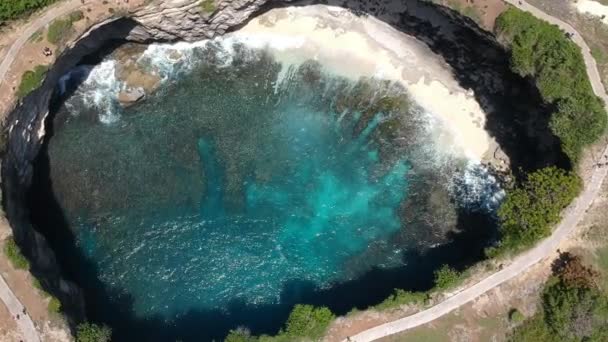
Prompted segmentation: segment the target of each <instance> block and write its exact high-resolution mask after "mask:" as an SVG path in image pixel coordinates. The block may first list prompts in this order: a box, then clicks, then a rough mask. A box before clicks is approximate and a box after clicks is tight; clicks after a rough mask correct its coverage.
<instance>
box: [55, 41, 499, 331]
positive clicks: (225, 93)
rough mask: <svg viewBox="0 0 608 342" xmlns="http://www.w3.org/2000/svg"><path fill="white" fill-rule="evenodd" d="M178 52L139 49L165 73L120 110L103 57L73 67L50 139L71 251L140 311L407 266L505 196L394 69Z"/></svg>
mask: <svg viewBox="0 0 608 342" xmlns="http://www.w3.org/2000/svg"><path fill="white" fill-rule="evenodd" d="M180 54H181V57H182V58H180V59H179V61H175V60H173V59H172V57H170V56H171V52H170V51H168V50H167V49H166V48H161V47H159V46H152V47H150V48H148V50H147V51H146V53H144V55H143V56H142V57H141V58H140V61H141V63H142V65H143V66H144V68H148V70H149V71H151V72H155V73H158V74H159V75H160V76H161V77H162V86H161V87H160V89H159V90H158V91H157V92H155V93H154V94H153V95H151V96H149V97H148V98H147V99H146V101H144V102H142V103H140V104H137V105H135V106H133V107H130V108H126V109H124V108H121V107H120V106H119V105H118V103H117V101H116V96H117V92H118V91H119V90H120V89H121V84H120V82H119V81H118V80H117V79H116V77H115V76H114V71H115V68H116V66H117V63H119V62H118V61H116V60H114V59H113V57H112V56H110V57H108V58H107V59H106V60H104V61H103V62H102V63H101V64H99V65H97V66H95V67H87V66H81V67H79V68H78V69H76V70H74V71H73V72H72V73H71V75H67V76H66V77H65V79H64V80H63V83H62V84H61V85H60V86H61V88H62V90H63V91H65V90H66V89H70V87H73V84H74V81H80V82H79V83H78V84H79V85H78V87H77V88H76V89H71V90H73V93H72V94H71V95H70V96H69V97H68V98H67V99H66V101H65V102H64V105H63V106H62V107H61V108H60V109H59V111H58V113H57V114H56V116H55V119H54V124H53V126H54V135H53V136H52V138H51V139H50V141H49V144H48V156H49V164H50V179H51V182H52V187H53V192H54V196H55V197H56V199H57V202H58V204H59V205H60V207H61V209H62V211H63V214H64V215H65V217H66V220H67V223H68V225H69V229H70V230H71V231H72V232H73V233H74V235H75V237H76V244H77V248H78V249H79V250H80V251H81V252H82V254H83V255H84V256H85V257H86V258H87V260H89V261H90V262H91V263H92V265H94V267H95V269H96V271H97V274H96V276H97V277H98V279H99V281H100V283H101V284H103V286H104V287H107V288H108V289H111V291H107V293H111V295H110V296H114V297H115V298H114V299H119V298H121V297H122V296H129V297H130V298H131V300H132V303H131V305H132V307H131V308H130V309H131V310H132V313H133V315H135V316H136V317H137V318H141V319H146V318H150V317H155V318H160V320H162V321H163V322H165V323H168V324H171V323H172V322H177V321H179V320H180V318H181V317H184V316H185V315H187V314H188V313H189V312H192V311H201V312H208V311H219V312H224V313H229V312H230V308H231V307H233V306H234V305H235V303H239V304H240V305H244V306H248V307H256V306H272V305H284V304H286V305H288V306H290V305H293V304H294V303H293V302H297V298H298V296H297V294H296V295H293V293H291V294H290V296H289V298H290V299H289V301H291V302H288V303H287V302H285V298H286V294H285V293H286V291H290V292H293V291H294V290H293V288H292V287H290V284H294V283H299V284H306V287H307V288H308V287H313V288H315V289H321V290H323V289H331V288H332V287H335V286H337V284H343V283H347V282H350V281H354V280H356V279H358V277H361V276H362V275H364V274H366V273H367V272H369V271H370V270H372V269H387V270H390V269H396V268H399V267H403V266H404V265H407V264H408V262H410V260H408V258H407V255H410V254H411V253H412V251H414V252H420V251H424V250H428V249H430V248H433V247H434V246H437V245H440V244H443V243H449V238H448V237H447V233H448V232H449V231H451V230H454V229H457V228H458V224H459V223H458V222H459V215H460V213H462V212H463V211H464V212H481V213H484V214H485V215H489V216H491V215H492V213H493V211H494V209H495V207H496V205H497V203H498V201H499V199H500V196H501V190H500V188H499V187H498V185H497V183H496V181H495V179H494V178H493V177H492V176H491V175H490V174H489V173H488V172H487V171H486V170H485V169H484V168H483V167H482V166H481V165H480V164H479V163H478V162H477V161H472V160H468V159H466V158H465V157H464V156H462V155H458V154H456V153H453V151H451V150H450V151H444V150H441V147H440V145H439V144H437V136H438V134H439V132H444V130H443V128H442V127H441V123H440V122H438V121H437V120H435V119H434V117H433V116H432V115H430V114H429V113H427V112H425V110H424V108H421V107H419V106H418V105H417V104H416V103H414V102H412V101H411V100H410V98H409V97H408V95H407V90H406V89H404V88H403V87H402V86H400V85H399V84H395V83H390V82H386V81H383V80H378V79H368V78H361V79H358V80H353V79H345V78H343V77H339V76H337V75H334V74H332V72H331V70H327V69H325V68H324V67H323V65H321V64H319V63H318V62H314V61H312V60H309V61H307V62H304V63H301V64H293V65H285V63H282V62H280V61H277V60H276V59H275V58H274V57H273V56H272V55H271V54H269V53H268V52H267V51H266V50H265V49H264V48H251V47H247V46H244V45H240V44H238V43H235V42H229V43H226V42H223V43H217V42H205V43H201V44H197V45H191V46H188V47H187V48H183V47H182V48H181V50H180ZM296 292H297V289H296ZM104 293H106V292H104ZM362 295H365V294H362ZM294 298H295V299H294ZM111 299H112V298H110V299H109V300H111ZM89 309H90V310H91V308H89ZM93 310H94V309H93ZM239 319H240V320H239V321H238V322H234V323H235V324H236V323H238V324H243V325H247V323H248V321H247V319H248V318H247V317H245V318H243V317H240V318H239ZM249 319H250V320H263V319H266V320H272V317H271V316H268V317H249ZM276 325H277V327H278V326H280V322H277V324H276Z"/></svg>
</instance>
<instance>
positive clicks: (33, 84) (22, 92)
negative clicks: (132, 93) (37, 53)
mask: <svg viewBox="0 0 608 342" xmlns="http://www.w3.org/2000/svg"><path fill="white" fill-rule="evenodd" d="M47 71H48V67H47V66H46V65H38V66H36V67H35V68H34V70H28V71H26V72H24V73H23V76H21V83H20V84H19V88H18V89H17V97H19V98H21V97H25V96H26V95H28V94H29V93H31V92H32V91H33V90H34V89H36V88H38V87H40V85H42V81H44V77H45V76H46V72H47Z"/></svg>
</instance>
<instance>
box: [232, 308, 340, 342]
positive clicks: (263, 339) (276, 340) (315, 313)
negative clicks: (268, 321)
mask: <svg viewBox="0 0 608 342" xmlns="http://www.w3.org/2000/svg"><path fill="white" fill-rule="evenodd" d="M334 318H335V316H334V314H333V313H332V312H331V311H330V310H329V309H328V308H325V307H321V308H316V307H314V306H312V305H302V304H298V305H296V306H295V307H294V308H293V310H292V311H291V313H290V314H289V318H287V323H285V329H284V330H281V331H280V332H279V333H278V334H277V335H276V336H267V335H262V336H259V337H258V336H252V335H251V334H250V333H249V331H248V330H247V329H243V328H239V329H235V330H231V331H230V333H229V334H228V336H226V339H225V340H224V341H225V342H258V341H259V342H282V341H302V340H307V341H308V340H312V341H317V340H320V339H321V337H322V336H323V334H325V331H326V330H327V327H328V326H329V324H330V323H331V322H332V321H333V320H334Z"/></svg>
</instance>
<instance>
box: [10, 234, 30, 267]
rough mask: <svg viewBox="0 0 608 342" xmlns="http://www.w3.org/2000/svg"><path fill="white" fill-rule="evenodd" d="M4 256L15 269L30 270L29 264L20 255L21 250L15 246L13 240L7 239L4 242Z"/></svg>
mask: <svg viewBox="0 0 608 342" xmlns="http://www.w3.org/2000/svg"><path fill="white" fill-rule="evenodd" d="M4 254H6V257H7V258H8V260H10V261H11V264H13V266H14V267H15V268H18V269H22V270H27V269H29V268H30V262H29V261H27V259H26V258H25V256H23V254H22V253H21V249H20V248H19V246H17V243H16V242H15V239H13V238H12V237H9V238H8V239H6V241H5V242H4Z"/></svg>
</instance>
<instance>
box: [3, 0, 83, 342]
mask: <svg viewBox="0 0 608 342" xmlns="http://www.w3.org/2000/svg"><path fill="white" fill-rule="evenodd" d="M82 5H83V4H82V3H81V1H80V0H70V1H67V2H64V3H60V4H59V5H58V6H57V7H53V8H50V9H49V10H48V11H47V12H46V13H45V14H44V15H43V16H42V17H40V18H37V19H36V20H34V21H32V22H31V23H30V24H29V25H28V26H27V27H25V29H24V30H23V31H22V33H21V34H20V35H19V37H18V38H17V40H15V42H14V43H13V45H11V47H10V49H9V50H8V52H7V54H6V56H5V58H4V60H3V61H2V62H1V63H0V83H2V82H3V81H4V77H5V76H6V73H7V72H8V71H9V69H10V67H11V65H12V64H13V62H14V61H15V58H17V57H18V56H19V52H20V51H21V48H22V47H23V45H25V44H26V43H27V42H28V40H29V39H30V37H31V36H32V35H33V34H34V33H36V32H37V31H38V30H41V29H42V28H44V27H45V26H46V25H48V24H50V23H51V22H52V21H53V20H55V19H57V18H58V17H61V16H63V15H66V14H68V13H71V12H73V11H74V10H76V9H78V8H79V7H80V6H82ZM0 299H2V301H3V302H4V305H6V307H7V309H8V310H9V312H10V313H11V315H12V316H13V318H14V319H15V322H16V323H17V326H18V327H19V330H21V333H22V335H23V338H24V340H25V341H26V342H40V337H39V335H38V331H37V330H36V327H35V326H34V322H33V321H32V319H31V317H30V316H29V315H28V314H27V313H25V307H24V306H23V304H22V303H21V302H20V301H19V299H18V298H17V297H16V296H15V294H14V293H13V291H11V289H10V288H9V286H8V285H7V284H6V281H4V278H2V276H0ZM17 317H19V318H17Z"/></svg>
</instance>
